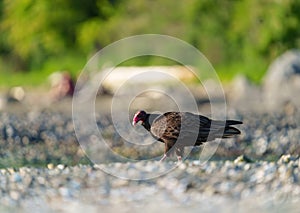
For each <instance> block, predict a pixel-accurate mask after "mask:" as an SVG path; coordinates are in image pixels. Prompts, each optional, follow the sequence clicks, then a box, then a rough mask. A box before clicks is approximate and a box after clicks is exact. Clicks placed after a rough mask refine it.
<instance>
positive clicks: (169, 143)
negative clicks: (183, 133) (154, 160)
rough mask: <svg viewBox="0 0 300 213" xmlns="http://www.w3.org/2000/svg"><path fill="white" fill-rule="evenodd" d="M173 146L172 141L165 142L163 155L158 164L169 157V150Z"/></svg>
mask: <svg viewBox="0 0 300 213" xmlns="http://www.w3.org/2000/svg"><path fill="white" fill-rule="evenodd" d="M174 144H175V142H174V141H165V153H164V156H163V157H162V158H161V159H160V161H159V162H162V161H164V160H165V159H166V158H167V157H168V156H169V155H170V151H172V150H171V148H172V147H173V146H174Z"/></svg>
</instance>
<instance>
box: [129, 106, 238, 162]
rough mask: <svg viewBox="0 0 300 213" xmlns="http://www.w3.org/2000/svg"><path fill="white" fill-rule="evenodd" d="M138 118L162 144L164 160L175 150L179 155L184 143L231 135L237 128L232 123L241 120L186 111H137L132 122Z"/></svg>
mask: <svg viewBox="0 0 300 213" xmlns="http://www.w3.org/2000/svg"><path fill="white" fill-rule="evenodd" d="M138 122H141V124H142V126H144V127H145V129H147V130H148V131H149V132H150V133H151V135H152V136H153V137H154V138H155V139H157V140H158V141H160V142H163V143H164V144H165V153H164V156H163V158H162V159H161V161H162V160H164V159H165V158H166V157H167V156H169V154H170V153H171V152H172V151H175V153H176V155H177V157H178V160H181V159H182V156H183V151H184V147H185V146H200V145H201V144H203V143H204V142H207V141H212V140H214V139H216V138H231V137H234V136H235V135H239V134H240V133H241V132H240V131H239V130H238V129H237V128H235V127H233V125H237V124H242V122H241V121H236V120H226V121H218V120H212V119H209V118H207V117H205V116H202V115H196V114H193V113H190V112H167V113H164V114H162V115H159V114H148V113H146V112H145V111H143V110H142V111H138V112H137V113H136V114H135V115H134V117H133V121H132V123H133V125H135V124H137V123H138Z"/></svg>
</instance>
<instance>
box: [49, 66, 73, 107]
mask: <svg viewBox="0 0 300 213" xmlns="http://www.w3.org/2000/svg"><path fill="white" fill-rule="evenodd" d="M49 80H50V84H51V90H50V96H51V100H53V101H59V100H61V99H63V98H65V97H67V96H73V93H74V82H73V79H72V77H71V75H70V74H69V73H68V72H66V71H64V72H54V73H52V74H51V75H50V76H49Z"/></svg>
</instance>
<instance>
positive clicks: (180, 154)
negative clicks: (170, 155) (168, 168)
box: [175, 146, 184, 162]
mask: <svg viewBox="0 0 300 213" xmlns="http://www.w3.org/2000/svg"><path fill="white" fill-rule="evenodd" d="M183 152H184V147H183V146H176V147H175V153H176V156H177V159H178V162H182V157H183Z"/></svg>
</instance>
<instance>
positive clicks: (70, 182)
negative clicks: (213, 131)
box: [0, 106, 300, 212]
mask: <svg viewBox="0 0 300 213" xmlns="http://www.w3.org/2000/svg"><path fill="white" fill-rule="evenodd" d="M58 108H59V106H58ZM62 108H63V107H62ZM11 109H13V108H11ZM229 114H230V117H233V118H236V119H241V120H243V122H244V125H243V126H241V127H240V128H241V130H242V131H243V134H242V135H241V136H240V137H239V138H236V139H231V140H227V141H226V142H225V141H223V142H222V143H221V144H220V145H219V147H218V149H217V151H216V153H215V154H214V155H213V158H211V159H210V160H209V161H208V162H200V161H199V152H200V151H201V148H197V149H194V150H192V152H191V155H190V156H188V158H187V159H186V160H185V161H184V162H183V163H182V164H176V162H174V161H173V160H172V159H171V160H170V161H167V162H164V163H161V164H159V163H158V162H157V161H155V160H153V159H151V157H153V156H160V155H161V154H162V151H163V147H162V146H161V144H156V145H155V146H152V147H151V148H148V149H141V150H138V151H137V150H136V149H134V146H130V145H128V144H127V143H126V142H125V141H123V140H122V139H121V138H120V137H119V136H118V134H117V133H116V132H114V129H113V128H112V126H111V122H110V118H109V116H107V117H105V118H103V117H102V118H101V119H99V120H98V125H99V126H101V127H102V128H104V129H105V130H107V132H106V137H107V140H108V141H109V146H110V147H111V149H112V150H114V151H115V152H116V153H119V154H120V155H123V156H125V157H130V158H131V159H132V160H136V162H134V161H133V162H127V161H126V160H124V161H119V162H117V161H116V160H115V159H113V158H112V159H110V163H105V164H99V165H93V164H92V163H91V162H90V161H89V160H88V158H87V157H86V156H85V154H84V152H83V151H82V150H81V148H80V146H79V145H78V142H77V138H76V135H75V133H74V127H73V122H72V116H71V114H70V113H68V112H65V111H63V110H56V111H53V110H29V111H27V110H26V111H18V113H14V112H12V111H9V110H8V111H7V112H1V113H0V132H1V135H0V147H1V149H0V166H1V170H0V197H1V198H0V210H1V212H11V211H22V212H27V211H28V212H29V211H30V212H82V211H88V212H99V211H103V212H112V211H114V212H115V211H118V212H140V211H144V212H154V211H162V210H163V211H167V210H169V211H172V212H180V211H182V210H187V211H188V212H199V211H201V212H212V211H213V212H215V211H220V212H232V211H237V212H253V211H260V212H274V211H276V212H284V211H286V212H298V211H297V210H298V206H299V204H300V159H299V156H300V141H299V138H300V131H299V128H298V127H299V121H300V119H299V118H300V117H299V116H300V115H299V113H298V112H294V113H293V114H287V113H285V112H282V113H277V114H270V113H268V114H267V113H261V114H259V115H258V114H256V113H251V112H248V113H244V112H243V113H241V112H237V111H231V113H229ZM145 140H150V139H149V138H148V137H146V138H145ZM145 159H150V160H145ZM108 173H110V174H108ZM149 174H163V175H158V177H156V178H150V179H149ZM120 177H123V178H120ZM124 177H134V179H137V180H128V179H124Z"/></svg>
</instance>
